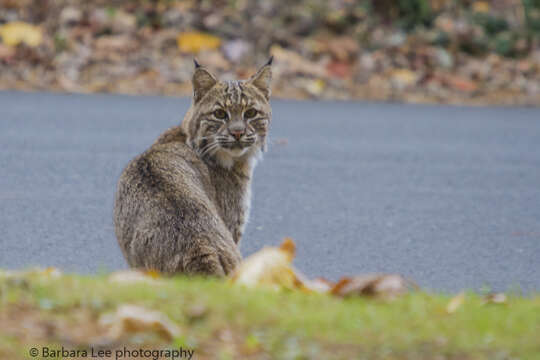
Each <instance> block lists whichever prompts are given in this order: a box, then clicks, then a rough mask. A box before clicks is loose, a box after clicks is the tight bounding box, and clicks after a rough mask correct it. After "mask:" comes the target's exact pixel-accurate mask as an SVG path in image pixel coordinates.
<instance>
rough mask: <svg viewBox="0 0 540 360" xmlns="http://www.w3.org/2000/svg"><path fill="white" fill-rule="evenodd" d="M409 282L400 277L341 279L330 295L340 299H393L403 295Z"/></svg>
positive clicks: (383, 275)
mask: <svg viewBox="0 0 540 360" xmlns="http://www.w3.org/2000/svg"><path fill="white" fill-rule="evenodd" d="M410 285H411V282H410V281H408V280H406V279H405V278H404V277H402V276H401V275H394V274H373V275H359V276H354V277H344V278H341V279H340V280H339V281H338V282H337V283H336V284H335V285H334V287H333V288H332V290H331V293H332V294H333V295H336V296H340V297H349V296H358V295H360V296H373V297H380V298H394V297H396V296H399V295H403V294H405V293H406V292H407V291H408V289H409V287H410Z"/></svg>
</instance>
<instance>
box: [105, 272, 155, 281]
mask: <svg viewBox="0 0 540 360" xmlns="http://www.w3.org/2000/svg"><path fill="white" fill-rule="evenodd" d="M159 277H160V275H159V273H158V272H156V271H152V270H150V271H146V272H142V271H138V270H125V271H117V272H114V273H112V274H111V275H109V281H110V282H114V283H126V284H132V283H138V282H141V283H146V284H153V285H156V284H160V281H159V280H157V279H158V278H159Z"/></svg>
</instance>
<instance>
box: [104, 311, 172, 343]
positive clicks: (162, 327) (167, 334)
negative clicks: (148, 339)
mask: <svg viewBox="0 0 540 360" xmlns="http://www.w3.org/2000/svg"><path fill="white" fill-rule="evenodd" d="M99 322H100V324H101V325H102V326H105V327H107V328H108V333H107V335H108V337H110V338H112V339H115V340H118V339H121V338H123V337H125V336H129V335H132V334H134V333H138V332H147V331H149V332H154V333H156V334H158V335H160V336H161V337H163V338H164V339H167V340H172V339H174V338H175V337H178V336H179V335H180V333H181V331H180V328H178V326H176V324H174V323H173V322H172V321H171V320H169V318H168V317H167V316H165V315H164V314H163V313H161V312H159V311H154V310H150V309H147V308H144V307H141V306H136V305H121V306H119V307H118V309H116V313H114V314H106V315H103V316H102V317H101V318H100V319H99Z"/></svg>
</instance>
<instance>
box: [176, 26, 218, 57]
mask: <svg viewBox="0 0 540 360" xmlns="http://www.w3.org/2000/svg"><path fill="white" fill-rule="evenodd" d="M176 42H177V45H178V49H180V51H182V52H186V53H192V54H197V53H199V52H200V51H202V50H213V49H217V48H218V47H219V46H220V44H221V40H220V39H219V38H218V37H216V36H213V35H210V34H206V33H202V32H197V31H190V32H183V33H180V35H178V37H177V38H176Z"/></svg>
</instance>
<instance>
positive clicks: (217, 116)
mask: <svg viewBox="0 0 540 360" xmlns="http://www.w3.org/2000/svg"><path fill="white" fill-rule="evenodd" d="M196 65H198V64H196ZM270 78H271V70H270V62H269V63H268V64H266V65H265V66H263V67H262V68H261V69H260V70H259V71H258V72H257V73H256V74H255V75H254V76H253V77H251V78H250V79H248V80H235V81H219V80H216V78H215V77H214V76H213V75H212V74H210V73H209V72H208V71H207V70H205V69H203V68H201V67H199V66H197V68H196V69H195V74H194V75H193V89H194V98H193V108H192V111H193V113H192V117H191V119H190V121H189V124H187V125H188V126H187V127H188V141H189V143H190V145H191V146H192V147H193V148H194V149H195V151H197V153H198V154H199V156H201V157H202V158H203V159H208V158H213V159H215V160H217V162H218V163H219V164H221V165H222V166H224V167H227V168H230V167H231V166H232V165H233V164H234V163H235V161H237V160H239V159H244V160H245V159H249V158H252V157H255V156H257V155H258V154H260V153H261V151H264V150H265V148H266V134H267V131H268V126H269V124H270V120H271V115H272V112H271V109H270V104H269V102H268V101H269V97H270Z"/></svg>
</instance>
